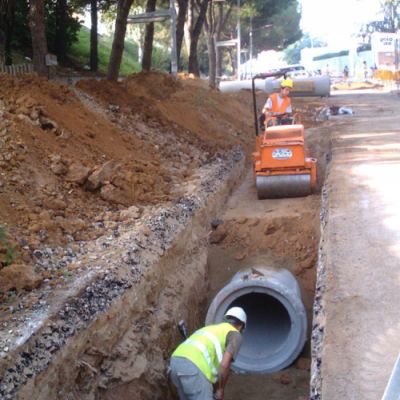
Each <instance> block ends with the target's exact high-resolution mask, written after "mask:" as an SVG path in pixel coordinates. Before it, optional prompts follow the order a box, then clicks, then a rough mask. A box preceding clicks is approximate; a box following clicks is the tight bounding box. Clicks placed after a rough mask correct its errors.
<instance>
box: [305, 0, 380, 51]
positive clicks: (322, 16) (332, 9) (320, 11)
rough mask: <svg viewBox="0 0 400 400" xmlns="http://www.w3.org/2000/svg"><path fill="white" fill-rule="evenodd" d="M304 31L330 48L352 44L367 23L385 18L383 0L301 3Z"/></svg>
mask: <svg viewBox="0 0 400 400" xmlns="http://www.w3.org/2000/svg"><path fill="white" fill-rule="evenodd" d="M300 4H301V6H302V20H301V28H302V30H303V32H309V33H310V34H311V36H312V37H314V36H315V37H320V38H322V39H324V40H325V41H326V42H328V45H329V46H332V47H341V46H344V45H348V43H349V40H351V36H352V34H353V35H354V34H356V33H357V32H358V31H359V30H360V27H361V25H362V24H363V23H365V22H367V21H371V20H377V19H381V18H380V17H379V10H380V2H379V0H300Z"/></svg>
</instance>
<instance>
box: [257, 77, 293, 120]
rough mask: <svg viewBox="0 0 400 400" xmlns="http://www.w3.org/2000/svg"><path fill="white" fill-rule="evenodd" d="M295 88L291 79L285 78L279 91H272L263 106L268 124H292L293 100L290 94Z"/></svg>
mask: <svg viewBox="0 0 400 400" xmlns="http://www.w3.org/2000/svg"><path fill="white" fill-rule="evenodd" d="M292 88H293V81H292V80H291V79H284V80H283V81H282V82H281V83H280V90H279V93H272V94H271V95H270V96H269V97H268V99H267V102H266V103H265V105H264V108H263V114H264V115H265V119H266V126H267V127H269V126H272V125H288V124H292V123H293V122H292V118H291V114H292V102H291V100H290V97H289V94H290V91H291V90H292Z"/></svg>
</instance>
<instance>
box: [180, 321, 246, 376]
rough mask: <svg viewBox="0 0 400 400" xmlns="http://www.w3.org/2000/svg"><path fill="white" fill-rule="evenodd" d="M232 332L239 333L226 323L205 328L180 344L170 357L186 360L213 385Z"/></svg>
mask: <svg viewBox="0 0 400 400" xmlns="http://www.w3.org/2000/svg"><path fill="white" fill-rule="evenodd" d="M232 331H234V332H239V331H238V330H237V329H236V328H234V327H233V326H232V325H231V324H229V323H227V322H222V323H221V324H216V325H209V326H205V327H204V328H202V329H199V330H197V331H196V332H194V333H193V334H192V335H191V336H190V337H189V338H188V339H186V340H185V341H184V342H183V343H182V344H180V345H179V346H178V348H177V349H176V350H175V351H174V352H173V353H172V357H184V358H187V359H188V360H190V361H191V362H192V363H194V364H195V365H196V366H197V367H198V368H199V369H200V371H202V372H203V374H204V375H205V376H206V377H207V379H208V380H209V381H210V382H212V383H215V382H216V381H217V379H218V370H219V365H220V363H221V361H222V356H223V355H224V352H225V346H226V336H227V335H228V333H229V332H232Z"/></svg>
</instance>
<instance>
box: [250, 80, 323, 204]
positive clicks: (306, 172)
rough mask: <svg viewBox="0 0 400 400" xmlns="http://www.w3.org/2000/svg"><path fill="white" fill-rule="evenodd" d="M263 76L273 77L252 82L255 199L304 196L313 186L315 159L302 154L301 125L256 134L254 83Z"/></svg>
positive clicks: (302, 129)
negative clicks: (254, 131) (256, 197)
mask: <svg viewBox="0 0 400 400" xmlns="http://www.w3.org/2000/svg"><path fill="white" fill-rule="evenodd" d="M267 76H273V75H272V74H264V75H257V76H255V77H253V79H252V81H253V82H252V83H253V85H252V88H253V106H254V114H255V128H256V149H255V152H254V153H253V166H254V175H255V179H256V187H257V195H258V198H259V199H266V198H283V197H301V196H308V195H309V194H311V193H312V192H313V189H314V187H315V184H316V178H317V168H316V165H317V160H316V159H315V158H311V157H308V156H307V154H306V148H305V143H304V126H303V125H302V124H299V123H296V124H293V125H279V126H270V127H268V128H266V129H265V131H263V132H261V133H260V134H259V131H258V118H257V105H256V96H255V85H254V80H255V79H257V78H260V77H261V78H264V79H265V77H267ZM266 126H268V124H266Z"/></svg>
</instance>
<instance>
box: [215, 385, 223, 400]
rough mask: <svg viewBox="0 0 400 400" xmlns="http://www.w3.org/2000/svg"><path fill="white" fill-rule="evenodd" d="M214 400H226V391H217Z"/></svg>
mask: <svg viewBox="0 0 400 400" xmlns="http://www.w3.org/2000/svg"><path fill="white" fill-rule="evenodd" d="M214 399H215V400H224V389H222V388H220V389H217V390H216V392H215V393H214Z"/></svg>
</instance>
